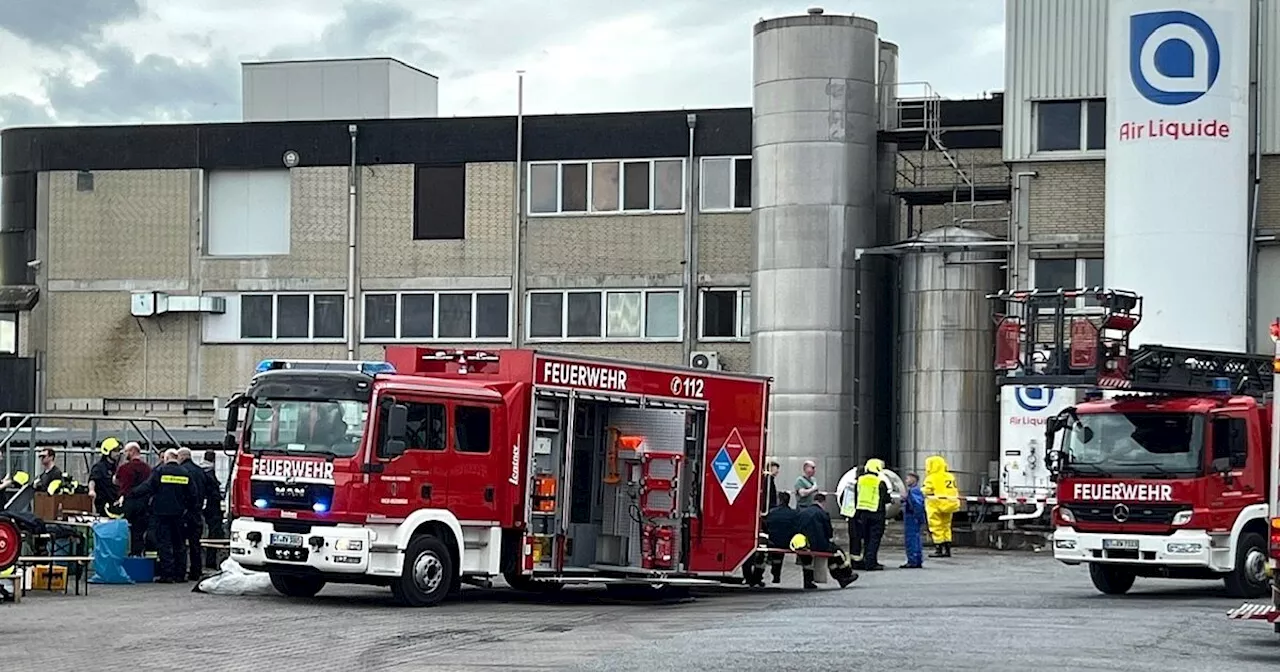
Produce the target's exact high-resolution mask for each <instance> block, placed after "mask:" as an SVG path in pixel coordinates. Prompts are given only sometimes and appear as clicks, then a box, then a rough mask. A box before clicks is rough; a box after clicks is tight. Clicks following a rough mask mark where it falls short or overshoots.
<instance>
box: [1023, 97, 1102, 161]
mask: <svg viewBox="0 0 1280 672" xmlns="http://www.w3.org/2000/svg"><path fill="white" fill-rule="evenodd" d="M1035 112H1036V151H1037V152H1083V151H1094V150H1101V149H1106V147H1107V101H1105V100H1055V101H1044V102H1039V103H1036V106H1035Z"/></svg>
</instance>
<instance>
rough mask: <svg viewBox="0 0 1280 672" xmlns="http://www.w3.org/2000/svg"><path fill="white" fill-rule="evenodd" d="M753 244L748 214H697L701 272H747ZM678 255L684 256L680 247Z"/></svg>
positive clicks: (714, 273) (699, 270)
mask: <svg viewBox="0 0 1280 672" xmlns="http://www.w3.org/2000/svg"><path fill="white" fill-rule="evenodd" d="M752 244H753V241H752V231H751V215H749V214H746V213H743V214H737V213H734V214H714V215H705V214H700V215H698V273H699V274H700V275H703V274H705V275H724V274H746V273H750V272H751V264H752V256H753V255H752V252H751V247H752ZM680 256H683V249H682V250H681V254H680ZM677 258H678V257H677Z"/></svg>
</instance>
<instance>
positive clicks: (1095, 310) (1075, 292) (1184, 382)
mask: <svg viewBox="0 0 1280 672" xmlns="http://www.w3.org/2000/svg"><path fill="white" fill-rule="evenodd" d="M987 298H989V299H993V300H995V301H997V302H999V304H1001V305H1000V306H999V307H998V308H997V310H996V313H995V321H996V362H995V368H996V369H997V370H998V371H1000V376H999V384H1000V385H1039V386H1044V387H1067V388H1078V389H1079V388H1083V389H1088V390H1095V391H1099V392H1100V391H1102V390H1123V391H1128V392H1140V393H1156V394H1214V393H1217V394H1221V393H1230V394H1242V395H1249V396H1253V397H1258V398H1265V397H1268V396H1269V395H1270V394H1271V393H1272V389H1273V381H1274V374H1273V371H1272V368H1273V367H1272V363H1273V361H1272V360H1273V358H1272V357H1271V356H1269V355H1253V354H1242V353H1232V352H1220V351H1215V350H1198V349H1194V348H1180V347H1175V346H1167V345H1142V346H1139V347H1137V348H1131V347H1130V345H1129V336H1130V334H1131V333H1132V332H1133V330H1134V328H1136V327H1137V326H1138V324H1139V323H1140V322H1141V321H1142V297H1140V296H1138V295H1137V294H1134V293H1133V292H1128V291H1123V290H1109V289H1103V288H1099V287H1095V288H1084V289H1052V290H1045V289H1037V290H1025V291H1004V292H997V293H995V294H990V295H988V297H987ZM1082 303H1083V304H1084V307H1083V308H1081V307H1080V306H1081V304H1082Z"/></svg>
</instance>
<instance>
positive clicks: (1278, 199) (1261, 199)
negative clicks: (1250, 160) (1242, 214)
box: [1258, 156, 1280, 233]
mask: <svg viewBox="0 0 1280 672" xmlns="http://www.w3.org/2000/svg"><path fill="white" fill-rule="evenodd" d="M1258 230H1259V232H1264V233H1280V156H1264V157H1262V182H1261V183H1260V184H1259V185H1258Z"/></svg>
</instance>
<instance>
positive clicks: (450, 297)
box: [364, 292, 511, 341]
mask: <svg viewBox="0 0 1280 672" xmlns="http://www.w3.org/2000/svg"><path fill="white" fill-rule="evenodd" d="M364 340H365V341H401V340H411V341H432V340H434V341H510V340H511V295H510V293H508V292H398V293H396V292H366V293H365V295H364Z"/></svg>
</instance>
